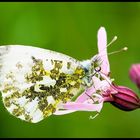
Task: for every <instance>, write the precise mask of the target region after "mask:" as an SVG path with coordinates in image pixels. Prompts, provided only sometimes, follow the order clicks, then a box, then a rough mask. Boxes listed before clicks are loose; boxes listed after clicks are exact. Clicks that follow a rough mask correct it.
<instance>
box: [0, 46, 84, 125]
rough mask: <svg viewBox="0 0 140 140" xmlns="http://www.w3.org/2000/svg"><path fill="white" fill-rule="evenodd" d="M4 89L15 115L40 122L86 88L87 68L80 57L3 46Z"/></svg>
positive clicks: (0, 78)
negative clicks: (85, 68) (62, 103)
mask: <svg viewBox="0 0 140 140" xmlns="http://www.w3.org/2000/svg"><path fill="white" fill-rule="evenodd" d="M0 64H1V65H0V90H1V93H2V99H3V103H4V106H5V107H6V109H7V110H8V111H9V112H10V113H11V114H12V115H14V116H16V117H18V118H20V119H22V120H25V121H28V122H33V123H35V122H39V121H41V120H42V119H43V118H45V117H47V116H50V115H51V114H53V113H54V112H55V111H56V110H57V106H58V104H59V103H61V102H67V101H68V100H70V99H71V98H73V97H74V96H75V95H76V94H77V93H78V92H79V90H80V89H81V88H82V86H83V85H82V78H83V77H84V76H85V71H84V69H83V68H82V66H81V64H80V61H78V60H76V59H74V58H72V57H69V56H67V55H64V54H61V53H58V52H54V51H50V50H45V49H41V48H36V47H31V46H23V45H9V46H0Z"/></svg>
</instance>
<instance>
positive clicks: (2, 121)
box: [0, 2, 140, 138]
mask: <svg viewBox="0 0 140 140" xmlns="http://www.w3.org/2000/svg"><path fill="white" fill-rule="evenodd" d="M100 26H104V27H105V28H106V30H107V33H108V42H109V41H111V39H112V38H113V36H115V35H117V36H118V40H117V41H116V42H115V43H113V44H112V45H111V46H110V47H109V48H108V52H112V51H115V50H119V49H120V48H122V47H125V46H127V47H128V51H127V52H122V53H119V54H114V55H110V56H109V60H110V65H111V77H112V78H115V83H116V84H118V85H124V86H128V87H130V88H132V89H133V90H134V91H135V92H136V93H137V94H138V95H139V96H140V92H139V90H138V89H137V88H136V86H135V85H134V84H133V83H132V82H131V81H130V79H129V76H128V70H129V68H130V66H131V64H133V63H140V3H139V2H135V3H133V2H130V3H129V2H125V3H123V2H112V3H111V2H88V3H86V2H70V3H69V2H63V3H62V2H58V3H56V2H52V3H51V2H11V3H10V2H1V3H0V45H7V44H22V45H32V46H37V47H41V48H46V49H51V50H54V51H58V52H61V53H65V54H67V55H69V56H72V57H74V58H76V59H78V60H83V59H88V58H91V57H92V56H93V55H95V54H96V53H97V30H98V29H99V27H100ZM15 55H16V54H15ZM0 99H1V97H0ZM91 115H95V114H94V113H93V112H75V113H72V114H68V115H62V116H50V117H49V118H47V119H45V120H43V121H41V122H40V123H37V124H30V123H27V122H23V121H21V120H19V119H17V118H15V117H13V116H11V115H10V114H9V113H8V112H7V111H6V109H5V108H4V106H3V104H2V101H1V100H0V137H9V138H13V137H15V138H17V137H20V138H23V137H25V138H27V137H35V138H39V137H40V138H43V137H51V138H52V137H55V138H64V137H66V138H72V137H76V138H85V137H87V138H92V137H93V138H106V137H107V138H119V137H124V138H126V137H127V138H132V137H133V138H137V137H140V110H139V109H138V110H135V111H132V112H123V111H121V110H119V109H117V108H115V107H113V106H112V105H111V104H109V103H108V104H107V103H106V104H104V107H103V109H102V111H101V113H100V115H99V116H98V117H97V118H95V119H93V120H90V119H89V116H91Z"/></svg>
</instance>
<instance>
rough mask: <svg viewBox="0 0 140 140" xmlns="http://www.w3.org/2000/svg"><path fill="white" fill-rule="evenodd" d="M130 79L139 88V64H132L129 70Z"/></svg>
mask: <svg viewBox="0 0 140 140" xmlns="http://www.w3.org/2000/svg"><path fill="white" fill-rule="evenodd" d="M129 76H130V79H131V80H132V81H133V82H134V83H135V84H136V85H137V87H138V88H139V89H140V64H133V65H132V66H131V67H130V70H129Z"/></svg>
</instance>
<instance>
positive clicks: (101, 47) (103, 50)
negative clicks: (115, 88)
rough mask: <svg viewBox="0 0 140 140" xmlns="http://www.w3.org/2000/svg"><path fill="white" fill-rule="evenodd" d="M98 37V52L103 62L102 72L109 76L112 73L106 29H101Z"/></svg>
mask: <svg viewBox="0 0 140 140" xmlns="http://www.w3.org/2000/svg"><path fill="white" fill-rule="evenodd" d="M97 37H98V52H99V56H100V59H101V61H102V64H101V71H102V72H103V73H104V74H106V75H108V73H109V72H110V65H109V61H108V55H107V35H106V30H105V28H104V27H100V29H99V31H98V36H97Z"/></svg>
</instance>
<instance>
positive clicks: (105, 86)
mask: <svg viewBox="0 0 140 140" xmlns="http://www.w3.org/2000/svg"><path fill="white" fill-rule="evenodd" d="M97 38H98V54H97V55H95V56H93V57H92V58H91V60H86V61H84V62H83V63H82V64H83V66H85V67H86V68H88V70H89V71H90V72H91V73H90V75H89V79H90V80H91V83H92V84H91V85H90V86H87V89H86V90H85V91H84V92H83V93H82V94H80V95H79V96H78V97H77V99H76V100H75V101H73V102H72V101H69V102H67V103H65V104H61V105H60V108H61V109H63V110H61V109H60V110H58V111H56V112H55V115H62V114H68V113H72V112H75V111H96V112H100V111H101V109H102V107H103V103H104V102H110V103H111V104H112V105H114V106H115V107H117V108H119V109H121V110H125V111H128V110H134V109H136V108H139V106H140V102H139V98H138V97H137V95H136V94H135V93H134V92H133V91H132V90H131V89H129V88H127V87H123V86H115V85H114V84H113V82H112V81H113V79H111V78H110V65H109V61H108V55H107V36H106V31H105V28H104V27H101V28H100V29H99V31H98V36H97Z"/></svg>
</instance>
